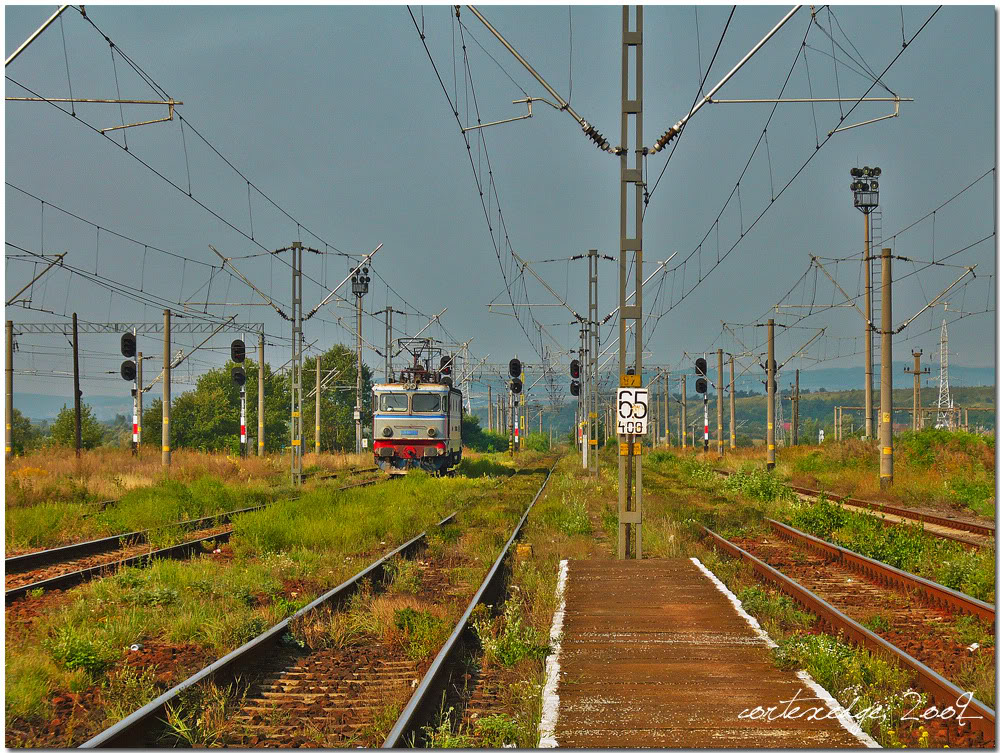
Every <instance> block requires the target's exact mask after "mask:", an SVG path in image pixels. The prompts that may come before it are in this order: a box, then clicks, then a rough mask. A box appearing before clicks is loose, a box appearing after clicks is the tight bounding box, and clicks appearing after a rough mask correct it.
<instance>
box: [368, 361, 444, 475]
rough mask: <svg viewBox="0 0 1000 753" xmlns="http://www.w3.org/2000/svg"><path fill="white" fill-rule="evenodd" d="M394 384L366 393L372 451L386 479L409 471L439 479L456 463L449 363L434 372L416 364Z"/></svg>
mask: <svg viewBox="0 0 1000 753" xmlns="http://www.w3.org/2000/svg"><path fill="white" fill-rule="evenodd" d="M416 360H417V359H416V358H414V362H415V363H414V365H413V366H411V367H408V368H406V369H403V371H402V372H401V373H400V375H399V378H398V379H397V380H394V381H391V382H389V383H387V384H377V385H375V386H374V387H373V388H372V395H373V403H372V404H373V407H374V410H373V415H374V418H373V425H372V438H373V440H374V441H373V442H372V447H373V452H374V454H375V462H376V463H377V464H378V466H379V467H380V468H381V469H382V470H384V471H386V472H387V473H389V474H405V473H406V472H407V471H408V470H410V469H411V468H422V469H424V470H425V471H430V472H432V473H444V472H445V471H447V470H448V469H450V468H453V467H454V466H456V465H458V464H459V463H460V462H461V460H462V415H463V404H462V392H461V390H457V389H455V388H454V387H453V386H452V381H451V377H450V376H447V375H443V374H442V370H445V371H450V364H451V357H450V356H444V357H442V359H441V368H439V369H438V370H436V371H432V370H429V369H428V368H426V366H420V365H417V364H416Z"/></svg>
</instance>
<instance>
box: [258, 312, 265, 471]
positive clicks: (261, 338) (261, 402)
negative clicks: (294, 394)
mask: <svg viewBox="0 0 1000 753" xmlns="http://www.w3.org/2000/svg"><path fill="white" fill-rule="evenodd" d="M257 454H258V455H260V456H263V455H264V333H263V332H261V333H260V336H259V338H258V339H257Z"/></svg>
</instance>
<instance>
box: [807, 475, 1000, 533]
mask: <svg viewBox="0 0 1000 753" xmlns="http://www.w3.org/2000/svg"><path fill="white" fill-rule="evenodd" d="M789 488H790V489H791V490H792V491H795V492H798V493H799V494H806V495H809V496H814V497H818V496H819V495H820V494H825V495H826V497H827V499H832V500H833V501H835V502H843V503H844V504H845V505H853V506H855V507H867V508H868V509H869V510H877V511H879V512H884V513H889V514H890V515H898V516H899V517H901V518H909V519H911V520H920V521H923V522H924V523H933V524H934V525H936V526H943V527H944V528H956V529H958V530H960V531H968V532H969V533H975V534H978V535H979V536H988V537H990V538H996V527H995V526H987V525H983V524H982V523H971V522H969V521H967V520H956V519H954V518H945V517H942V516H940V515H931V514H930V513H925V512H918V511H916V510H908V509H906V508H905V507H896V506H895V505H889V504H886V503H885V502H874V501H871V500H867V499H854V498H852V497H841V496H840V495H838V494H832V493H830V492H823V491H817V490H815V489H806V488H804V487H800V486H790V487H789Z"/></svg>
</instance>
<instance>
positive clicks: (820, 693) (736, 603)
mask: <svg viewBox="0 0 1000 753" xmlns="http://www.w3.org/2000/svg"><path fill="white" fill-rule="evenodd" d="M691 561H692V562H693V563H694V564H695V566H696V567H697V568H698V569H699V570H701V571H702V573H704V574H705V577H707V578H708V579H709V580H710V581H712V583H714V584H715V587H716V588H717V589H719V591H720V592H721V593H722V595H723V596H725V597H726V598H727V599H729V601H730V602H732V605H733V607H734V608H735V609H736V613H737V614H739V616H740V617H742V618H743V619H744V620H746V621H747V624H748V625H750V628H751V630H753V631H754V633H755V634H756V635H757V636H758V637H759V638H760V639H761V640H763V641H764V643H765V644H767V646H768V647H769V648H777V647H778V644H777V643H775V642H774V639H773V638H771V636H770V635H768V634H767V632H765V631H764V629H763V628H762V627H761V626H760V623H759V622H757V619H756V618H755V617H754V616H753V615H751V614H750V613H749V612H747V611H746V610H745V609H744V608H743V602H741V601H740V600H739V599H738V598H736V594H734V593H733V592H732V591H730V590H729V588H727V587H726V584H725V583H723V582H722V581H721V580H719V579H718V578H717V577H716V576H715V573H713V572H712V571H711V570H709V569H708V568H707V567H705V566H704V565H703V564H702V563H701V561H700V560H699V559H698V558H697V557H692V558H691ZM796 676H797V677H798V678H799V679H800V680H802V682H803V683H805V685H806V686H807V687H808V688H809V689H810V690H812V691H813V692H814V693H815V694H816V698H818V699H820V700H822V701H823V702H824V703H826V705H827V708H829V709H830V711H832V712H833V713H834V715H835V716H836V719H837V721H838V722H840V726H841V727H843V728H844V729H845V730H847V731H848V732H849V733H850V734H852V735H854V737H855V738H857V739H858V740H859V741H860V742H862V743H863V744H864V745H865V746H866V747H868V748H881V747H882V746H881V745H879V744H878V743H877V742H875V741H874V740H873V739H872V738H871V736H870V735H868V734H867V733H865V731H864V730H862V729H861V726H860V725H859V724H858V723H857V721H856V720H855V719H854V717H853V716H851V715H850V713H848V711H847V710H846V709H845V708H844V707H843V706H841V705H840V703H839V702H838V701H837V699H836V698H834V697H833V696H832V695H830V694H829V693H828V692H827V690H826V688H824V687H823V686H822V685H820V684H819V683H818V682H816V681H815V680H814V679H813V678H812V676H811V675H810V674H809V673H808V672H806V671H805V670H804V669H800V670H799V671H798V672H796Z"/></svg>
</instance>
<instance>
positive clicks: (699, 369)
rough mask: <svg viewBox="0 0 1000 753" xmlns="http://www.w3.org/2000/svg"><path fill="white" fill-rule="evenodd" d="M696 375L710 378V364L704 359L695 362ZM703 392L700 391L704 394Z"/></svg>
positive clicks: (697, 359)
mask: <svg viewBox="0 0 1000 753" xmlns="http://www.w3.org/2000/svg"><path fill="white" fill-rule="evenodd" d="M694 373H695V374H697V375H698V376H708V362H707V361H705V359H704V358H696V359H695V361H694ZM702 391H703V390H699V392H702Z"/></svg>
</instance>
